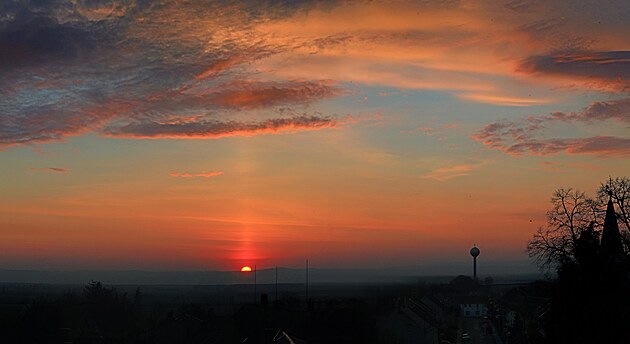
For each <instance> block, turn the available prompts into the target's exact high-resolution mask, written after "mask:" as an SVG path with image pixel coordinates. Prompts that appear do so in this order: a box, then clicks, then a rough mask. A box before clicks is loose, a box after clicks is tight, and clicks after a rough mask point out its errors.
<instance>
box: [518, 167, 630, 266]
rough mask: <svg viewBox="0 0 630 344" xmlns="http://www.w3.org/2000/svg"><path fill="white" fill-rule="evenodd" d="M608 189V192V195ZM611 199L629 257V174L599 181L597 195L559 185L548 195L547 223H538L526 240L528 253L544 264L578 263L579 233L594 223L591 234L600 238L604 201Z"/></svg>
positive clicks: (604, 207)
mask: <svg viewBox="0 0 630 344" xmlns="http://www.w3.org/2000/svg"><path fill="white" fill-rule="evenodd" d="M609 192H610V193H611V195H609ZM609 198H610V200H612V202H613V205H614V208H615V212H616V214H617V220H618V222H619V223H620V224H621V226H619V232H620V235H621V239H622V244H623V251H624V255H625V258H626V259H628V258H630V257H629V256H630V223H629V222H630V219H629V215H630V178H628V177H617V178H615V179H611V180H610V181H608V182H607V183H601V184H600V186H599V189H598V190H597V195H596V197H594V198H592V197H590V196H588V195H587V194H586V193H584V192H582V191H579V190H576V189H573V188H560V189H557V190H555V191H554V193H553V195H552V197H551V205H552V207H551V209H550V210H549V211H547V226H545V227H539V228H538V230H537V231H536V233H535V234H534V236H533V238H532V239H531V240H530V241H529V243H528V244H527V252H528V254H529V256H530V257H532V258H535V259H536V262H537V263H538V264H539V265H540V266H542V267H544V268H559V267H560V266H561V265H562V264H567V263H577V256H576V250H577V249H578V242H579V239H580V237H581V236H582V234H583V233H584V232H585V231H587V230H588V229H589V227H590V225H591V224H592V225H593V229H592V230H593V233H592V235H594V236H596V237H597V238H598V240H599V236H600V235H601V230H602V228H603V225H604V215H605V212H606V206H605V205H606V203H607V202H608V200H609Z"/></svg>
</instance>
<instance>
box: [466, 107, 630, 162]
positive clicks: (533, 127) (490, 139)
mask: <svg viewBox="0 0 630 344" xmlns="http://www.w3.org/2000/svg"><path fill="white" fill-rule="evenodd" d="M604 120H615V121H618V122H622V123H630V98H625V99H618V100H611V101H598V102H594V103H592V104H591V105H589V106H588V107H586V108H585V109H583V110H582V111H579V112H554V113H551V114H548V115H540V116H529V117H527V118H526V119H524V120H521V121H499V122H494V123H490V124H488V125H486V126H484V127H483V128H482V129H481V130H479V131H478V132H477V133H475V134H473V135H471V137H472V138H473V139H474V140H476V141H479V142H482V143H483V144H484V145H485V146H487V147H489V148H492V149H498V150H501V151H504V152H506V153H508V154H513V155H519V154H533V155H548V154H556V153H560V152H564V153H567V154H591V155H600V156H626V155H629V154H630V138H625V137H614V136H592V137H582V138H541V137H539V135H540V133H541V132H543V131H544V129H545V127H546V126H547V125H548V124H551V123H577V124H585V125H588V124H592V123H595V122H601V121H604ZM626 125H627V124H626Z"/></svg>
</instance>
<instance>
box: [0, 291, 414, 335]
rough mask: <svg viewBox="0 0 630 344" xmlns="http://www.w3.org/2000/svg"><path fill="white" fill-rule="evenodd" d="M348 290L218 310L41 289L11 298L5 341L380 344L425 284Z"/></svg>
mask: <svg viewBox="0 0 630 344" xmlns="http://www.w3.org/2000/svg"><path fill="white" fill-rule="evenodd" d="M340 288H341V287H340ZM344 288H346V289H344V290H342V291H343V295H344V296H343V297H341V298H340V297H336V296H335V295H336V294H335V291H331V292H330V297H328V298H326V297H320V298H319V301H317V302H314V301H312V302H309V303H308V304H307V303H306V302H304V301H303V299H302V300H301V299H299V298H292V297H285V298H283V299H282V300H278V301H275V300H274V301H273V302H270V301H269V297H268V296H267V294H263V295H258V296H259V298H258V299H257V302H256V304H255V305H254V304H253V303H250V304H247V303H241V304H234V305H231V308H229V309H226V308H225V307H224V308H223V309H219V310H218V309H217V306H216V305H213V304H209V303H206V302H203V300H199V299H196V300H194V301H193V302H181V303H179V304H177V305H174V303H177V301H181V299H180V298H177V301H175V302H173V300H172V295H171V296H160V297H158V298H156V297H155V295H150V294H148V293H144V292H142V291H141V289H137V290H136V291H135V292H130V293H127V292H124V291H123V290H124V289H123V288H120V287H118V288H115V287H110V286H105V285H103V284H101V283H100V282H95V281H93V282H91V283H89V284H87V285H86V286H84V287H83V288H82V289H79V290H76V289H75V290H74V291H65V292H56V293H52V292H50V291H49V290H41V291H39V292H38V296H31V297H30V300H26V299H24V300H22V301H19V300H18V302H7V300H6V298H5V300H2V303H1V304H0V343H38V344H39V343H43V344H45V343H74V344H81V343H158V344H159V343H169V344H177V343H242V342H243V341H244V340H245V339H247V340H246V341H245V342H246V343H272V342H273V338H274V337H276V335H277V334H278V332H279V331H281V330H284V331H286V332H287V333H291V334H299V335H297V336H296V337H297V338H308V342H309V343H330V342H343V343H379V342H382V341H380V340H379V338H381V337H382V336H383V335H382V333H379V326H378V323H379V321H380V320H379V319H381V318H382V317H383V316H385V315H387V314H388V313H390V312H392V311H393V309H394V307H395V300H397V299H398V300H399V299H400V298H401V296H403V297H406V296H411V295H413V294H414V293H416V294H418V293H423V292H424V289H423V288H424V287H422V286H420V287H418V286H404V287H402V286H401V287H392V286H390V287H383V288H382V289H378V288H376V289H377V290H376V291H374V290H375V287H364V288H359V287H357V288H356V292H354V291H353V290H352V289H348V288H347V287H344ZM365 288H368V289H370V290H371V292H370V295H369V296H368V295H367V293H366V292H365V290H364V289H365ZM336 292H339V290H336ZM172 293H173V295H175V294H177V293H178V292H177V290H174V291H172ZM325 293H326V291H323V292H320V296H321V295H325ZM5 295H6V294H5ZM348 295H356V297H351V296H350V297H348ZM169 298H170V299H169ZM147 299H150V301H147ZM219 308H221V307H220V306H219ZM276 339H277V338H276Z"/></svg>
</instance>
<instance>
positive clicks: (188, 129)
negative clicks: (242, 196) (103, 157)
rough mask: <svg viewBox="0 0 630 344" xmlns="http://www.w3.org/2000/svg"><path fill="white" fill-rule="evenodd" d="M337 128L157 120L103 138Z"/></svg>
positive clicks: (299, 120)
mask: <svg viewBox="0 0 630 344" xmlns="http://www.w3.org/2000/svg"><path fill="white" fill-rule="evenodd" d="M335 126H337V121H336V120H334V119H332V118H327V117H318V116H307V115H302V116H296V117H290V118H273V119H268V120H264V121H260V122H239V121H229V122H219V121H207V120H203V119H193V120H191V121H183V122H168V123H160V122H156V121H145V122H134V123H129V124H126V125H123V126H119V127H110V128H107V129H106V130H105V131H104V135H105V136H110V137H127V138H145V139H159V138H176V139H217V138H221V137H230V136H254V135H261V134H277V133H293V132H299V131H306V130H319V129H324V128H333V127H335Z"/></svg>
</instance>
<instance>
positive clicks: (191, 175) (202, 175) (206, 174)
mask: <svg viewBox="0 0 630 344" xmlns="http://www.w3.org/2000/svg"><path fill="white" fill-rule="evenodd" d="M223 174H224V173H223V172H221V171H213V172H201V173H188V172H171V173H170V176H171V177H178V178H196V177H198V178H212V177H218V176H221V175H223Z"/></svg>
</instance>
